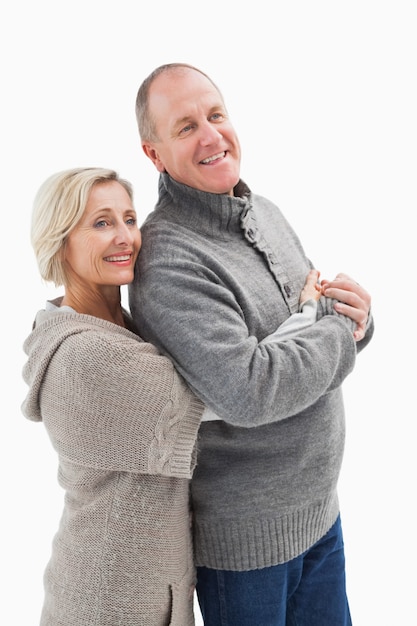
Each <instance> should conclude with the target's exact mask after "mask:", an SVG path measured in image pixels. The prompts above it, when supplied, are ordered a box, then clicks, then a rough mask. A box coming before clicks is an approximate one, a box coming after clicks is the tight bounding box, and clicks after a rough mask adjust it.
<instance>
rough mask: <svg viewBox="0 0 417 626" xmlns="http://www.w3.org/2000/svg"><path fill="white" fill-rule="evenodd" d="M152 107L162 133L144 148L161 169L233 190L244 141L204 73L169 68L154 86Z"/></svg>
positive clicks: (189, 181) (215, 189)
mask: <svg viewBox="0 0 417 626" xmlns="http://www.w3.org/2000/svg"><path fill="white" fill-rule="evenodd" d="M149 107H150V112H151V115H152V116H153V118H154V120H155V124H156V130H157V134H158V137H159V140H158V141H157V142H144V143H143V150H144V151H145V154H146V155H147V156H148V157H149V158H150V159H151V160H152V162H153V163H154V165H155V166H156V168H157V170H158V171H159V172H164V171H166V172H168V174H169V175H170V176H171V177H172V178H173V179H174V180H176V181H178V182H180V183H183V184H184V185H188V186H189V187H194V188H195V189H199V190H200V191H207V192H210V193H219V194H220V193H226V194H230V195H233V187H234V186H235V185H236V184H237V182H238V180H239V176H240V145H239V140H238V138H237V135H236V133H235V131H234V129H233V126H232V125H231V123H230V121H229V118H228V115H227V112H226V109H225V105H224V102H223V100H222V97H221V95H220V94H219V92H218V91H217V89H216V88H215V87H214V85H213V84H212V83H211V82H210V81H209V80H208V79H207V78H206V77H205V76H203V74H200V72H197V71H195V70H192V69H189V70H186V71H183V72H178V73H177V72H176V73H169V72H165V73H163V74H161V75H159V76H158V77H157V78H156V79H155V80H154V82H153V83H152V85H151V88H150V92H149Z"/></svg>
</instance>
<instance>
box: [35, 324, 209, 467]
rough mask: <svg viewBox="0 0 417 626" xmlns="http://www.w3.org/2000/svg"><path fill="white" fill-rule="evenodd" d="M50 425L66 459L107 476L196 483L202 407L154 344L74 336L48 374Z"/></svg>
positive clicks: (44, 405) (44, 404)
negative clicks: (139, 475)
mask: <svg viewBox="0 0 417 626" xmlns="http://www.w3.org/2000/svg"><path fill="white" fill-rule="evenodd" d="M41 411H42V419H43V421H44V423H45V426H46V428H47V430H48V433H49V435H50V437H51V440H52V442H53V444H54V447H55V448H56V449H57V451H58V452H59V454H60V455H62V456H63V457H64V458H66V459H67V460H69V461H71V462H74V463H77V464H80V465H83V466H87V467H93V468H97V469H101V470H111V471H129V472H139V473H146V474H162V475H164V476H177V477H190V476H191V474H192V471H193V468H194V464H195V441H196V436H197V430H198V427H199V423H200V417H201V413H202V405H201V403H200V401H198V400H197V398H196V397H195V396H194V394H192V393H191V392H190V390H189V389H188V388H187V386H186V384H185V382H184V381H183V380H182V378H181V377H180V376H179V375H178V374H177V373H176V371H175V370H174V367H173V365H172V363H171V362H170V361H169V360H168V359H167V358H165V357H163V356H161V355H160V354H158V353H157V351H156V350H155V348H154V347H153V346H150V345H149V344H145V343H139V342H136V341H134V340H132V339H130V338H127V337H119V336H114V337H113V336H112V335H111V334H110V333H107V334H106V333H100V332H94V331H87V332H81V333H77V334H73V335H71V336H69V337H67V338H66V339H65V340H64V341H63V343H62V344H61V345H60V347H59V349H58V350H57V351H56V353H55V355H54V356H53V358H52V360H51V361H50V363H49V367H48V369H47V371H46V373H45V375H44V378H43V382H42V390H41Z"/></svg>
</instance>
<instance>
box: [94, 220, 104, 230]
mask: <svg viewBox="0 0 417 626" xmlns="http://www.w3.org/2000/svg"><path fill="white" fill-rule="evenodd" d="M106 225H107V222H106V220H99V221H98V222H96V223H95V224H94V226H95V228H103V227H104V226H106Z"/></svg>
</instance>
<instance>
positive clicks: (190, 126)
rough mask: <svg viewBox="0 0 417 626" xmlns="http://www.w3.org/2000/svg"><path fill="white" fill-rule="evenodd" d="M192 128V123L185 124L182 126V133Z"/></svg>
mask: <svg viewBox="0 0 417 626" xmlns="http://www.w3.org/2000/svg"><path fill="white" fill-rule="evenodd" d="M191 129H192V125H191V124H187V126H184V127H183V128H181V130H180V133H188V131H190V130H191Z"/></svg>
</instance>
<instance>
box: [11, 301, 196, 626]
mask: <svg viewBox="0 0 417 626" xmlns="http://www.w3.org/2000/svg"><path fill="white" fill-rule="evenodd" d="M24 349H25V351H26V353H27V355H28V360H27V362H26V364H25V366H24V369H23V377H24V380H25V381H26V382H27V384H28V385H29V391H28V394H27V397H26V399H25V401H24V403H23V405H22V410H23V413H24V415H25V416H26V417H27V418H29V419H31V420H34V421H40V420H42V421H43V422H44V424H45V427H46V429H47V431H48V434H49V436H50V439H51V441H52V444H53V446H54V448H55V450H56V451H57V453H58V458H59V473H58V478H59V483H60V485H61V486H62V487H63V489H64V490H65V506H64V511H63V515H62V518H61V521H60V526H59V530H58V532H57V534H56V536H55V538H54V542H53V549H52V556H51V559H50V561H49V563H48V566H47V568H46V572H45V602H44V607H43V612H42V618H41V626H93V625H94V626H116V625H117V624H122V625H123V626H163V625H164V626H166V625H167V624H171V625H175V626H192V625H193V624H194V617H193V594H192V587H193V584H194V582H195V573H194V566H193V554H192V544H191V528H190V513H189V479H190V477H191V476H192V473H193V470H194V467H195V462H196V445H195V442H196V437H197V431H198V427H199V424H200V418H201V414H202V411H203V405H202V403H201V402H200V401H199V400H198V399H197V398H196V397H195V396H194V394H192V393H191V391H190V390H189V389H188V387H187V386H186V384H185V382H184V381H183V379H182V378H181V377H180V376H179V375H178V374H177V373H176V371H175V369H174V367H173V365H172V363H171V361H170V360H168V359H167V358H166V357H163V356H161V355H160V354H159V353H158V351H157V350H156V348H154V347H153V346H152V345H150V344H149V343H145V342H144V341H142V339H140V338H139V337H138V336H137V335H135V334H134V333H132V332H130V331H129V330H127V329H124V328H121V327H119V326H116V325H114V324H111V323H110V322H106V321H104V320H100V319H97V318H94V317H91V316H88V315H79V314H77V313H68V312H61V311H60V310H59V309H58V310H57V311H56V312H47V311H40V312H39V313H38V315H37V317H36V323H35V327H34V330H33V332H32V333H31V334H30V336H29V337H28V338H27V340H26V341H25V344H24Z"/></svg>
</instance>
